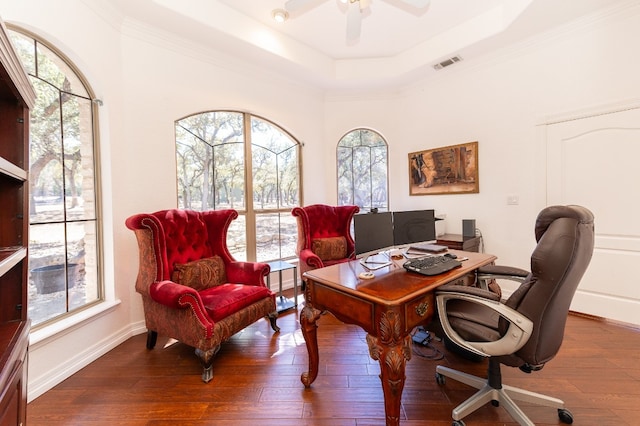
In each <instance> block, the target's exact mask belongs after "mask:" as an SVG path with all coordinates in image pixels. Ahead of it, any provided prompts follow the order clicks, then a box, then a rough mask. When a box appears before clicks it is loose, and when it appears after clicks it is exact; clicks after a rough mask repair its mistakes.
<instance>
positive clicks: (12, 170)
mask: <svg viewBox="0 0 640 426" xmlns="http://www.w3.org/2000/svg"><path fill="white" fill-rule="evenodd" d="M0 173H1V174H3V175H6V176H9V177H12V178H14V179H17V180H20V181H25V180H27V176H28V172H27V171H26V170H23V169H21V168H20V167H18V166H16V165H15V164H13V163H12V162H10V161H7V160H5V159H4V158H2V157H0Z"/></svg>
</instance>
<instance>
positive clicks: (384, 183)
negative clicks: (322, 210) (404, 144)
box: [337, 129, 389, 211]
mask: <svg viewBox="0 0 640 426" xmlns="http://www.w3.org/2000/svg"><path fill="white" fill-rule="evenodd" d="M337 168H338V205H341V206H343V205H350V204H351V205H357V206H358V207H360V210H361V211H369V210H371V209H379V210H388V208H389V194H388V179H387V175H388V162H387V143H386V141H385V140H384V139H383V138H382V136H381V135H380V134H379V133H377V132H375V131H373V130H368V129H356V130H352V131H351V132H349V133H347V134H346V135H344V136H343V137H342V138H341V139H340V141H339V142H338V148H337Z"/></svg>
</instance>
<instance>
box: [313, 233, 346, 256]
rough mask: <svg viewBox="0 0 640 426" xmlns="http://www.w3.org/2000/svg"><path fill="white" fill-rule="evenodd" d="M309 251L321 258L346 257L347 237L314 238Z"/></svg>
mask: <svg viewBox="0 0 640 426" xmlns="http://www.w3.org/2000/svg"><path fill="white" fill-rule="evenodd" d="M311 251H313V252H314V253H315V254H316V256H318V257H319V258H320V259H322V260H338V259H344V258H345V257H347V239H346V238H345V237H329V238H316V239H315V240H313V242H312V244H311Z"/></svg>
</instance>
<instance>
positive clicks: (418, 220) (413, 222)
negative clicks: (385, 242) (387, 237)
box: [393, 210, 436, 246]
mask: <svg viewBox="0 0 640 426" xmlns="http://www.w3.org/2000/svg"><path fill="white" fill-rule="evenodd" d="M435 239H436V219H435V215H434V211H433V210H411V211H404V212H393V245H394V246H401V245H404V244H411V243H419V242H422V241H432V240H435Z"/></svg>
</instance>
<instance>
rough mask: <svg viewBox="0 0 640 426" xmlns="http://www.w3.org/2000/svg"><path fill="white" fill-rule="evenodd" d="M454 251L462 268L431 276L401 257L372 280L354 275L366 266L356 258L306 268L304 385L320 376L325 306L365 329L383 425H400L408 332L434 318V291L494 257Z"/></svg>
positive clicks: (492, 259) (378, 272)
mask: <svg viewBox="0 0 640 426" xmlns="http://www.w3.org/2000/svg"><path fill="white" fill-rule="evenodd" d="M452 252H453V253H456V254H458V256H460V257H461V256H466V257H468V258H469V260H466V261H464V262H462V267H460V268H456V269H454V270H452V271H449V272H447V273H444V274H441V275H436V276H433V277H426V276H423V275H419V274H415V273H411V272H407V271H406V270H405V269H404V268H403V267H402V263H403V262H404V261H403V260H400V261H395V262H394V263H393V264H392V265H391V266H387V267H385V268H382V269H379V270H377V271H373V273H374V274H375V278H373V279H361V278H359V277H358V274H359V273H361V272H364V271H365V268H364V267H363V266H362V265H360V262H359V261H357V260H354V261H351V262H347V263H340V264H337V265H332V266H328V267H325V268H320V269H314V270H311V271H308V272H305V274H304V276H305V278H306V279H307V284H306V289H305V300H306V302H305V306H304V308H303V309H302V312H301V313H300V325H301V328H302V334H303V336H304V339H305V341H306V344H307V352H308V353H309V371H307V372H305V373H303V374H302V377H301V380H302V383H303V384H304V385H305V387H310V386H311V383H313V381H314V380H315V379H316V377H317V376H318V362H319V356H318V339H317V328H318V325H317V323H316V321H317V320H318V318H319V317H320V315H321V314H322V312H323V311H325V310H326V311H329V312H331V313H332V314H333V315H335V316H336V318H338V319H339V320H341V321H343V322H345V323H348V324H356V325H359V326H360V327H362V328H363V329H364V330H365V331H366V332H367V333H368V334H367V345H368V346H369V354H370V355H371V358H373V359H374V360H377V361H378V362H379V363H380V370H381V374H380V379H381V381H382V390H383V393H384V408H385V414H386V424H387V425H398V424H399V421H400V402H401V398H402V390H403V388H404V381H405V364H406V361H408V360H409V359H411V336H410V333H411V331H412V330H413V328H414V327H415V326H417V325H420V324H425V323H427V322H428V321H430V320H431V318H432V317H433V314H434V310H435V303H434V295H433V291H434V290H435V289H436V288H437V287H438V286H440V285H443V284H446V283H449V282H452V281H455V280H458V279H460V278H461V277H463V276H464V275H466V274H469V273H471V272H473V271H474V270H475V269H477V268H479V267H480V266H483V265H487V264H489V263H491V262H493V261H494V260H495V259H496V257H495V256H492V255H488V254H484V253H472V252H460V251H455V250H452Z"/></svg>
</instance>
